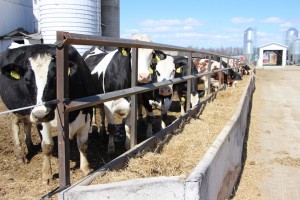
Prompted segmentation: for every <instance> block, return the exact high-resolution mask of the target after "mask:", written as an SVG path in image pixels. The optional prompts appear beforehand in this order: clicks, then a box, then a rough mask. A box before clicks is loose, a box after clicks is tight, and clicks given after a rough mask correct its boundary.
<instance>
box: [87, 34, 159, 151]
mask: <svg viewBox="0 0 300 200" xmlns="http://www.w3.org/2000/svg"><path fill="white" fill-rule="evenodd" d="M131 39H133V40H140V41H146V42H151V39H150V38H149V36H147V35H144V34H135V35H133V36H132V37H131ZM160 53H162V52H161V51H155V50H153V49H143V48H139V51H138V73H137V74H138V77H137V81H138V83H139V84H145V83H149V82H150V81H151V75H150V72H149V66H150V65H151V63H152V62H153V60H154V59H155V58H156V56H157V54H160ZM158 56H159V55H158ZM83 58H84V60H85V62H86V63H87V65H88V66H89V68H90V70H91V74H92V76H93V81H94V83H95V84H96V85H97V90H98V93H107V92H112V91H116V90H121V89H126V88H130V87H131V64H132V59H131V52H130V49H127V48H118V49H117V50H115V51H112V52H110V53H105V52H103V51H100V50H99V49H97V48H92V49H91V50H90V51H88V52H86V53H85V54H84V55H83ZM104 111H105V116H106V117H107V121H108V126H107V130H108V133H109V139H108V153H109V154H112V153H114V152H115V147H114V140H113V139H114V138H113V136H114V133H115V132H116V127H115V120H114V114H115V113H118V114H120V115H121V116H123V118H124V120H125V131H126V142H125V146H126V149H129V148H130V100H129V99H127V98H126V99H125V98H120V99H117V100H113V101H108V102H105V103H104ZM101 120H102V122H101V123H102V125H103V124H104V118H103V117H102V118H101Z"/></svg>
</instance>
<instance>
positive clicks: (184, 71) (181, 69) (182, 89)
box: [173, 56, 199, 115]
mask: <svg viewBox="0 0 300 200" xmlns="http://www.w3.org/2000/svg"><path fill="white" fill-rule="evenodd" d="M173 59H174V64H175V68H176V73H175V78H179V77H183V76H187V75H188V68H189V64H188V59H187V57H185V56H173ZM191 67H192V69H191V74H197V73H198V71H197V68H196V67H195V65H194V63H193V62H192V66H191ZM174 90H175V91H176V92H177V95H178V98H179V101H180V105H181V111H180V112H181V115H184V113H185V105H186V92H187V83H186V82H181V83H177V84H174ZM198 103H199V93H198V79H197V78H194V79H192V80H191V106H192V107H194V106H195V105H197V104H198Z"/></svg>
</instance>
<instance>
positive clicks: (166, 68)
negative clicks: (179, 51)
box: [154, 56, 175, 96]
mask: <svg viewBox="0 0 300 200" xmlns="http://www.w3.org/2000/svg"><path fill="white" fill-rule="evenodd" d="M156 71H157V72H158V73H157V74H156V75H157V82H161V81H167V80H171V79H173V78H174V76H175V64H174V58H173V57H172V56H167V57H166V59H165V60H161V61H159V62H158V63H157V65H156ZM154 73H155V72H154ZM165 88H168V89H169V92H168V93H167V94H166V96H168V95H170V94H173V84H171V85H168V86H165V87H164V88H161V89H165ZM160 94H164V93H162V92H161V91H160Z"/></svg>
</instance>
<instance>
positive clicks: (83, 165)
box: [77, 115, 92, 176]
mask: <svg viewBox="0 0 300 200" xmlns="http://www.w3.org/2000/svg"><path fill="white" fill-rule="evenodd" d="M87 117H88V118H90V115H88V116H87ZM87 121H89V119H88V120H87ZM89 129H90V124H89V123H85V126H84V127H83V128H82V129H80V131H78V132H77V147H78V150H79V153H80V170H81V171H82V172H83V174H84V176H87V175H88V174H90V173H91V171H92V170H91V168H90V167H89V162H88V159H87V148H88V131H89Z"/></svg>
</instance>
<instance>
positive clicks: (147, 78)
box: [138, 73, 151, 83]
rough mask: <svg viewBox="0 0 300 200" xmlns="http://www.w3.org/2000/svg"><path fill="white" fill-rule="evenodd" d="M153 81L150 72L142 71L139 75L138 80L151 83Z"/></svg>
mask: <svg viewBox="0 0 300 200" xmlns="http://www.w3.org/2000/svg"><path fill="white" fill-rule="evenodd" d="M150 81H151V75H150V73H140V74H139V76H138V82H140V83H149V82H150Z"/></svg>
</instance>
